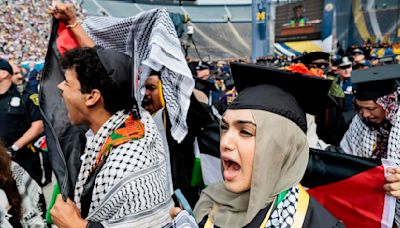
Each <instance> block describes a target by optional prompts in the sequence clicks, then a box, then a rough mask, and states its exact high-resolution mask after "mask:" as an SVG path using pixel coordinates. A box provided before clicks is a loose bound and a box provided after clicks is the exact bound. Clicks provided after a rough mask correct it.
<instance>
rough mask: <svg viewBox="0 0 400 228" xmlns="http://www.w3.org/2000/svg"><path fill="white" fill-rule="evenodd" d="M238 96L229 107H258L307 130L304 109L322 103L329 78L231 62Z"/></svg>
mask: <svg viewBox="0 0 400 228" xmlns="http://www.w3.org/2000/svg"><path fill="white" fill-rule="evenodd" d="M231 70H232V75H233V80H234V81H235V86H236V89H237V91H238V92H239V95H238V97H237V98H236V99H235V100H234V101H233V103H232V104H231V105H230V106H229V108H230V109H244V108H251V109H261V110H265V111H269V112H273V113H276V114H279V115H281V116H284V117H286V118H288V119H290V120H292V121H293V122H295V123H296V124H297V125H298V126H299V127H300V128H301V129H303V131H306V130H307V122H306V117H305V112H306V113H310V114H315V113H316V112H317V111H319V110H321V109H324V108H325V107H326V102H327V101H328V91H329V88H330V87H331V84H332V80H329V79H325V78H322V77H318V76H308V75H302V74H299V73H292V72H286V71H282V70H279V69H275V68H270V67H265V66H259V65H252V64H240V63H231Z"/></svg>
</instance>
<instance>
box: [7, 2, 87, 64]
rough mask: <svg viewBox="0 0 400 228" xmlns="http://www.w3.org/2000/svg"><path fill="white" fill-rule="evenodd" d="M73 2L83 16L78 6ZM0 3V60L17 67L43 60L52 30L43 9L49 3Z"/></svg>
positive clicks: (49, 17) (49, 4)
mask: <svg viewBox="0 0 400 228" xmlns="http://www.w3.org/2000/svg"><path fill="white" fill-rule="evenodd" d="M72 2H74V4H75V5H76V7H77V9H78V10H77V12H80V15H82V17H83V13H82V10H81V8H80V7H79V4H76V1H72ZM0 3H1V6H2V7H1V9H0V21H1V22H2V29H1V31H0V44H1V45H0V57H1V58H3V59H7V60H10V61H12V62H15V63H18V64H20V63H22V62H24V61H32V62H37V61H40V60H44V58H45V56H46V52H47V46H48V41H49V37H50V30H51V23H50V19H51V16H50V15H49V14H48V13H47V12H46V9H47V8H48V7H49V6H51V4H52V1H46V0H35V1H33V2H27V1H24V0H1V1H0ZM32 4H35V7H32ZM39 9H40V10H39Z"/></svg>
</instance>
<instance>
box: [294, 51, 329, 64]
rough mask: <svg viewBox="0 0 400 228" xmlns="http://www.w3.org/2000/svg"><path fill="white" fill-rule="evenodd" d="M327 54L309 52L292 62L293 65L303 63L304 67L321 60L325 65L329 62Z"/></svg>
mask: <svg viewBox="0 0 400 228" xmlns="http://www.w3.org/2000/svg"><path fill="white" fill-rule="evenodd" d="M329 57H330V55H329V53H326V52H320V51H317V52H309V53H307V54H304V55H302V56H300V57H298V58H296V59H294V60H293V62H295V63H299V62H300V63H303V64H304V65H309V64H312V63H313V62H315V61H317V60H323V61H325V62H326V63H328V62H329Z"/></svg>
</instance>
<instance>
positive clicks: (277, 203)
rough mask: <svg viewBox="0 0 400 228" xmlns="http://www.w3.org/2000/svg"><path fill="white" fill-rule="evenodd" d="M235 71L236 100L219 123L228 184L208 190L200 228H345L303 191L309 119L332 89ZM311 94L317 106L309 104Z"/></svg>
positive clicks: (307, 80)
mask: <svg viewBox="0 0 400 228" xmlns="http://www.w3.org/2000/svg"><path fill="white" fill-rule="evenodd" d="M231 68H232V73H233V77H234V80H235V84H236V87H237V89H238V92H239V95H238V97H237V98H236V99H235V100H234V101H233V102H232V104H231V105H230V106H229V107H228V109H227V111H226V112H225V114H224V116H223V119H222V121H221V141H220V152H221V162H222V168H223V176H224V181H223V182H220V183H217V184H214V185H211V186H209V187H208V188H206V189H205V190H203V192H202V194H201V196H200V200H199V201H198V202H197V204H196V207H195V209H194V215H195V218H196V222H197V223H198V224H199V226H200V227H212V226H213V227H256V226H257V227H300V226H302V227H341V226H342V224H341V223H340V222H339V221H338V220H337V219H336V218H334V217H333V216H332V215H331V214H330V213H329V212H328V211H326V210H325V209H324V208H323V207H322V206H321V205H320V204H319V203H318V202H317V201H316V200H315V199H314V198H312V197H311V196H309V195H308V193H307V192H306V191H305V190H304V188H303V187H302V186H301V185H300V184H299V182H300V180H301V179H302V177H303V175H304V172H305V170H306V167H307V162H308V156H309V154H308V152H309V147H308V143H307V137H306V135H305V132H306V129H307V123H306V117H305V111H306V112H310V113H313V112H315V109H317V108H320V107H321V106H323V103H324V102H325V101H326V95H327V93H328V90H329V87H330V84H331V82H330V81H329V80H326V79H324V78H322V77H313V76H305V75H301V74H295V73H291V72H284V71H280V70H277V69H272V68H268V67H262V66H256V65H245V64H239V63H232V64H231ZM265 75H268V77H265ZM249 77H250V78H249ZM299 85H300V86H304V87H300V88H304V89H298V86H299ZM306 85H308V86H312V87H315V88H316V91H312V92H311V91H309V90H307V89H306V87H307V86H306ZM311 94H314V96H316V98H315V101H314V103H313V104H310V102H309V101H307V100H309V96H310V95H311ZM295 97H296V98H295ZM255 98H257V99H255ZM266 98H270V99H266Z"/></svg>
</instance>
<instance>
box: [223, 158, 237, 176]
mask: <svg viewBox="0 0 400 228" xmlns="http://www.w3.org/2000/svg"><path fill="white" fill-rule="evenodd" d="M222 161H223V166H224V179H225V180H227V181H232V180H233V179H234V178H235V177H236V176H237V175H238V174H239V171H240V165H239V164H238V163H236V162H235V161H233V160H230V159H223V160H222Z"/></svg>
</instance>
